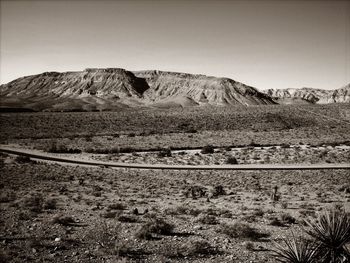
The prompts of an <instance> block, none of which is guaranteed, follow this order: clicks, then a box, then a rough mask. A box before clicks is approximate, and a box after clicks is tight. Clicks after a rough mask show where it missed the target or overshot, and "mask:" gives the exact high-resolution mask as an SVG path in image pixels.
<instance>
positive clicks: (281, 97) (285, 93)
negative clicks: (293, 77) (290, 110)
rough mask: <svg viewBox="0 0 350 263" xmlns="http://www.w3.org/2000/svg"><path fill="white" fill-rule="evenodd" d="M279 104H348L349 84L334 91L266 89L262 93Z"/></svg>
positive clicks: (349, 96)
mask: <svg viewBox="0 0 350 263" xmlns="http://www.w3.org/2000/svg"><path fill="white" fill-rule="evenodd" d="M263 92H264V93H266V94H267V95H269V96H271V97H272V98H273V99H275V100H276V101H277V102H278V103H280V104H295V103H301V104H307V103H318V104H327V103H338V102H340V103H344V102H350V84H348V85H346V86H344V87H342V88H340V89H335V90H321V89H312V88H302V89H268V90H265V91H263Z"/></svg>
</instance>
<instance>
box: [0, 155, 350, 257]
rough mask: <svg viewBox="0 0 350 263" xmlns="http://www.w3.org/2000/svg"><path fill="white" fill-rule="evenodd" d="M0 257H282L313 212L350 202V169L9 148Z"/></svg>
mask: <svg viewBox="0 0 350 263" xmlns="http://www.w3.org/2000/svg"><path fill="white" fill-rule="evenodd" d="M1 160H2V161H1V171H0V174H1V188H2V191H1V199H0V201H1V204H0V205H1V215H2V216H1V223H0V225H1V233H2V234H1V243H0V248H1V251H2V254H1V257H2V258H3V259H5V258H7V259H12V262H24V261H34V262H42V261H53V262H63V261H66V262H96V261H99V262H101V261H104V262H118V261H119V262H177V261H179V262H188V261H191V262H275V259H274V258H273V257H271V253H270V252H269V251H268V250H269V249H270V248H271V247H272V246H273V242H280V240H281V238H282V237H285V236H288V235H290V234H291V232H294V233H300V230H301V228H303V227H305V226H304V224H303V220H304V219H310V220H311V219H312V218H315V217H316V216H317V214H318V213H319V212H320V211H322V210H325V209H327V208H332V207H333V208H336V209H345V210H346V211H349V209H350V185H349V172H348V170H330V171H322V170H319V171H317V170H316V171H293V172H292V171H287V172H282V171H273V172H258V171H257V172H237V171H236V172H230V171H227V172H223V171H220V172H215V171H210V172H205V171H165V170H164V171H162V170H160V171H156V170H126V169H118V170H114V169H107V168H92V167H78V166H62V165H58V164H45V163H35V162H32V161H30V160H28V159H27V158H23V157H17V158H14V157H11V156H7V155H2V156H1Z"/></svg>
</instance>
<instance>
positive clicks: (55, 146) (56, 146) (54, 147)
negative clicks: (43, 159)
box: [46, 141, 81, 154]
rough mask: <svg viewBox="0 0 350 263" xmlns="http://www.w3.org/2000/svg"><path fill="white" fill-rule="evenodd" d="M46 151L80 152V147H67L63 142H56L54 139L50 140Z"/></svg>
mask: <svg viewBox="0 0 350 263" xmlns="http://www.w3.org/2000/svg"><path fill="white" fill-rule="evenodd" d="M46 151H47V152H49V153H72V154H74V153H81V150H80V149H76V148H68V147H67V146H66V145H64V144H58V143H57V142H56V141H54V142H51V143H50V145H49V146H48V147H47V148H46Z"/></svg>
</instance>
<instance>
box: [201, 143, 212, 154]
mask: <svg viewBox="0 0 350 263" xmlns="http://www.w3.org/2000/svg"><path fill="white" fill-rule="evenodd" d="M201 153H202V154H211V153H214V147H213V146H212V145H206V146H204V147H203V148H202V150H201Z"/></svg>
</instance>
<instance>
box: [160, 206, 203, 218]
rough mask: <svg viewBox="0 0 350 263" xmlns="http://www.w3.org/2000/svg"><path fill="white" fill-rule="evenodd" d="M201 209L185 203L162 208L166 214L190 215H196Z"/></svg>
mask: <svg viewBox="0 0 350 263" xmlns="http://www.w3.org/2000/svg"><path fill="white" fill-rule="evenodd" d="M201 212H202V210H200V209H197V208H193V207H190V206H185V205H179V206H176V207H169V208H167V209H165V210H164V213H165V214H166V215H191V216H198V215H199V214H200V213H201Z"/></svg>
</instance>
